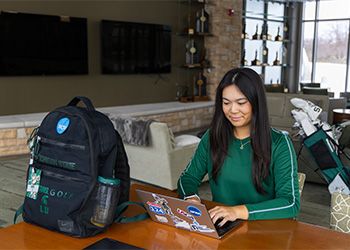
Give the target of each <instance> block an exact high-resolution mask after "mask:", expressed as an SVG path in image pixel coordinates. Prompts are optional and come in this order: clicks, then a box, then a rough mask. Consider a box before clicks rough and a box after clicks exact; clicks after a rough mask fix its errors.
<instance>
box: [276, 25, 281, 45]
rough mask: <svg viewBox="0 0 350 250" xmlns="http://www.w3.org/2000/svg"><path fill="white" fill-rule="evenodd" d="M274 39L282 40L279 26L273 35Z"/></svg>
mask: <svg viewBox="0 0 350 250" xmlns="http://www.w3.org/2000/svg"><path fill="white" fill-rule="evenodd" d="M275 41H279V42H280V41H282V36H281V35H280V27H279V26H278V27H277V35H276V36H275Z"/></svg>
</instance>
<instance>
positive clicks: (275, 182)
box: [178, 129, 300, 220]
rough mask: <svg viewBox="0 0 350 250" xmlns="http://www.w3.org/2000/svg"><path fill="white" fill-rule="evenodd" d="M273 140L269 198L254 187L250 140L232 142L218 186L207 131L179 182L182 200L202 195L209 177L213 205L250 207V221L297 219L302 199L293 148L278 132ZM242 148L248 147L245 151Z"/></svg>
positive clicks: (265, 182) (268, 183)
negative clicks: (204, 180) (213, 171)
mask: <svg viewBox="0 0 350 250" xmlns="http://www.w3.org/2000/svg"><path fill="white" fill-rule="evenodd" d="M271 138H272V147H271V163H270V175H269V177H268V178H267V179H266V180H265V181H264V183H263V187H264V189H265V191H266V194H260V193H258V192H257V191H256V189H255V186H254V184H253V179H252V147H251V144H250V138H246V139H244V140H239V139H236V138H232V140H231V141H230V143H229V148H228V155H227V157H226V159H225V161H224V163H223V165H222V167H221V170H220V172H219V174H218V176H217V182H214V180H213V179H212V177H211V172H212V160H211V156H210V145H209V144H210V142H209V132H208V131H207V132H206V133H205V134H204V136H203V137H202V139H201V142H200V143H199V145H198V148H197V150H196V152H195V154H194V156H193V158H192V160H191V161H190V163H189V164H188V166H187V167H186V169H185V170H184V172H183V173H182V175H181V177H180V179H179V181H178V192H179V194H180V196H181V197H184V196H189V195H193V194H198V187H199V185H200V184H201V181H202V179H203V177H204V176H205V174H207V173H209V184H210V189H211V192H212V195H213V201H216V202H219V203H223V204H226V205H242V204H244V205H246V207H247V209H248V211H249V218H248V219H249V220H262V219H280V218H292V217H295V216H296V215H297V214H298V212H299V205H300V196H299V186H298V175H297V160H296V155H295V151H294V148H293V144H292V143H291V140H290V139H289V137H288V136H287V135H286V134H284V133H282V132H281V131H278V130H275V129H271ZM241 145H244V146H243V149H241Z"/></svg>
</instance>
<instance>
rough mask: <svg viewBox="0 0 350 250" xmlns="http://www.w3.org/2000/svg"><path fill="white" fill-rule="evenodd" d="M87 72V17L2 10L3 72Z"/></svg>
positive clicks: (0, 72)
mask: <svg viewBox="0 0 350 250" xmlns="http://www.w3.org/2000/svg"><path fill="white" fill-rule="evenodd" d="M87 73H88V52H87V19H86V18H77V17H66V16H52V15H38V14H27V13H19V12H1V13H0V75H2V76H22V75H23V76H24V75H61V74H68V75H70V74H87Z"/></svg>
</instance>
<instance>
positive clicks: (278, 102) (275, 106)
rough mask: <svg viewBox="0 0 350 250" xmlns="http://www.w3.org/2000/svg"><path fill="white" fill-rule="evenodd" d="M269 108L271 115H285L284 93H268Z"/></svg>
mask: <svg viewBox="0 0 350 250" xmlns="http://www.w3.org/2000/svg"><path fill="white" fill-rule="evenodd" d="M266 98H267V108H268V110H269V116H270V117H271V116H279V117H283V115H284V112H283V111H284V105H285V97H284V95H283V94H279V93H267V94H266Z"/></svg>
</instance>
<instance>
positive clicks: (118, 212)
mask: <svg viewBox="0 0 350 250" xmlns="http://www.w3.org/2000/svg"><path fill="white" fill-rule="evenodd" d="M129 205H137V206H140V207H142V208H143V209H145V207H144V205H143V204H142V203H141V202H134V201H126V202H123V203H121V204H120V205H119V206H118V207H117V209H116V213H115V214H116V216H115V219H114V222H119V223H129V222H136V221H141V220H145V219H147V218H148V217H149V215H148V213H147V212H146V213H143V214H138V215H135V216H132V217H125V216H122V213H123V212H124V211H125V210H126V208H127V207H128V206H129ZM145 210H146V209H145Z"/></svg>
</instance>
